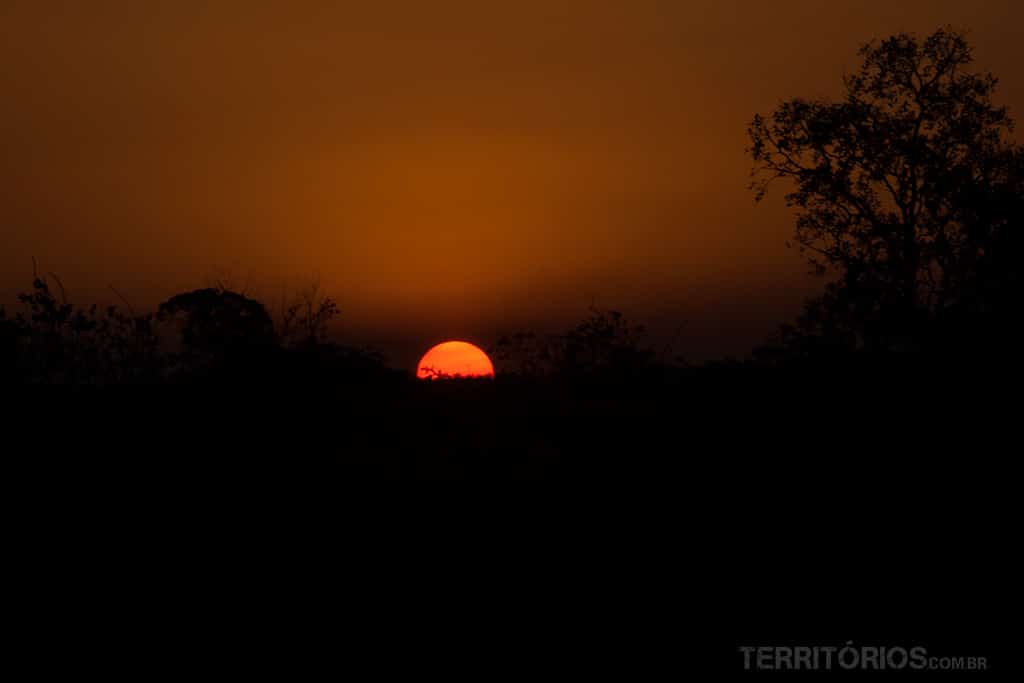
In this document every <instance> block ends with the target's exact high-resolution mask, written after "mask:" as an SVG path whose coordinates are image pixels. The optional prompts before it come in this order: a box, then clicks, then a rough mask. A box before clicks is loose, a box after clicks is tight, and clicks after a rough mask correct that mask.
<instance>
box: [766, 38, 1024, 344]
mask: <svg viewBox="0 0 1024 683" xmlns="http://www.w3.org/2000/svg"><path fill="white" fill-rule="evenodd" d="M860 56H861V57H862V58H863V63H862V65H861V66H860V68H859V69H858V70H857V71H856V72H855V73H854V74H852V75H850V76H846V77H845V78H844V81H843V82H844V86H845V96H844V98H843V99H842V100H841V101H838V102H830V101H816V100H807V99H799V98H798V99H793V100H790V101H787V102H784V103H782V104H781V105H780V106H779V107H778V108H777V109H776V110H775V111H774V112H772V113H771V114H770V115H768V116H761V115H758V116H756V117H755V118H754V120H753V122H752V124H751V126H750V129H749V135H750V139H751V146H750V148H749V153H750V154H751V155H752V157H753V160H754V169H753V178H754V181H753V183H752V189H754V190H756V192H757V198H758V200H760V199H761V198H763V197H764V195H765V193H766V191H767V190H768V188H769V186H770V185H771V184H772V183H773V182H774V181H775V180H778V179H785V180H790V181H793V182H794V183H795V185H796V187H795V189H794V190H792V191H791V192H789V193H788V194H787V195H786V201H787V204H788V205H789V206H792V207H796V208H797V209H798V217H797V223H796V230H795V238H796V242H797V243H798V244H799V246H800V248H801V250H802V251H803V252H804V253H806V254H808V255H809V258H810V262H811V263H812V265H813V266H814V267H815V269H816V270H817V271H818V272H819V273H823V272H825V271H827V270H829V269H832V270H833V271H835V272H836V273H837V274H838V275H839V279H838V281H837V282H836V283H834V284H832V285H831V286H830V287H829V289H828V290H827V292H826V295H825V297H823V299H822V300H820V301H819V302H817V303H816V305H815V306H816V310H814V308H815V307H812V310H811V311H810V313H811V314H812V315H811V317H812V318H814V319H816V320H819V321H820V319H821V318H822V316H823V315H824V314H825V313H828V314H830V315H832V316H839V317H840V318H842V319H843V322H844V323H845V324H846V326H847V328H851V327H852V328H856V332H857V337H858V341H857V343H858V344H859V345H862V346H874V347H882V348H891V347H892V345H893V343H894V340H895V339H905V338H907V337H908V336H911V337H913V336H916V335H915V331H916V330H919V329H920V326H921V324H922V322H923V321H924V322H927V321H929V320H932V319H934V317H935V316H936V315H937V314H939V313H941V312H942V311H944V310H946V309H948V308H950V307H952V306H956V305H961V304H963V302H964V299H965V297H967V296H969V295H972V294H977V293H978V292H979V291H981V290H982V289H984V287H980V286H979V279H981V278H986V277H990V276H991V270H992V268H993V267H994V265H993V261H994V256H993V253H992V252H993V250H994V249H996V250H999V251H1002V250H1003V249H1002V248H1001V245H1003V244H1004V243H1005V242H1006V239H1007V235H1006V233H1007V232H1008V231H1012V230H1014V229H1015V228H1016V229H1017V231H1018V232H1019V225H1014V223H1016V221H1017V220H1018V218H1015V216H1017V217H1019V215H1020V197H1021V187H1022V183H1021V177H1022V168H1024V166H1022V164H1021V159H1022V155H1021V150H1020V149H1019V148H1018V147H1017V146H1016V145H1015V144H1014V143H1013V142H1012V141H1011V140H1010V138H1009V134H1010V132H1011V131H1012V128H1013V122H1012V120H1011V119H1010V117H1009V115H1008V113H1007V110H1006V109H1005V108H1004V107H1000V106H996V105H995V104H994V103H993V101H992V95H993V93H994V90H995V88H996V83H997V80H996V78H995V77H994V76H992V75H991V74H988V73H976V72H973V71H971V70H970V69H969V67H970V65H971V63H972V54H971V48H970V46H969V44H968V43H967V41H966V39H965V37H964V36H963V35H962V34H960V33H957V32H955V31H953V30H951V29H948V28H947V29H940V30H938V31H936V32H935V33H933V34H931V35H930V36H928V37H926V38H924V39H919V38H918V37H916V36H914V35H912V34H899V35H895V36H892V37H890V38H887V39H885V40H883V41H881V42H872V43H869V44H867V45H865V46H864V47H862V48H861V50H860ZM986 269H988V270H986ZM826 309H827V310H826Z"/></svg>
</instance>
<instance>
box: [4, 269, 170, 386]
mask: <svg viewBox="0 0 1024 683" xmlns="http://www.w3.org/2000/svg"><path fill="white" fill-rule="evenodd" d="M50 279H53V280H54V281H56V282H57V285H58V288H59V290H60V298H59V299H58V297H57V295H56V294H55V293H54V291H53V290H52V289H51V287H50ZM18 299H19V301H20V302H21V303H22V304H23V305H24V306H25V308H26V312H24V313H18V314H16V315H15V317H14V318H13V319H11V318H8V317H6V314H5V315H4V316H2V317H0V328H2V329H0V338H2V341H0V344H2V345H3V350H2V353H3V354H4V356H5V357H6V358H7V361H6V363H7V364H8V366H9V369H8V373H9V374H10V376H13V377H15V378H16V379H19V380H21V381H25V382H30V383H71V384H75V383H85V384H109V383H124V382H151V381H155V380H157V379H158V370H159V367H158V362H157V339H156V336H155V333H154V330H153V326H152V323H153V318H152V316H135V315H129V314H125V313H123V312H121V311H120V310H119V309H118V308H117V307H116V306H109V307H107V308H104V309H101V308H100V307H98V306H96V305H92V306H89V307H88V308H76V307H75V306H74V305H72V304H71V303H69V302H68V299H67V293H66V291H65V290H64V287H63V285H62V284H61V283H60V280H59V278H57V277H56V276H55V275H53V274H50V275H49V277H47V276H41V275H39V274H38V273H36V275H35V276H34V278H33V281H32V289H31V290H30V291H28V292H23V293H21V294H19V295H18ZM11 368H13V369H11Z"/></svg>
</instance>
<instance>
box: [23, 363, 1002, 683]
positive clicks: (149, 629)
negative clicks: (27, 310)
mask: <svg viewBox="0 0 1024 683" xmlns="http://www.w3.org/2000/svg"><path fill="white" fill-rule="evenodd" d="M926 369H927V368H918V369H917V370H915V371H909V370H908V371H906V372H904V373H903V374H902V375H894V374H892V373H891V372H888V371H887V373H886V374H885V375H881V374H878V373H874V374H872V373H868V372H865V371H863V369H860V370H858V371H857V372H850V371H848V370H842V371H840V370H835V371H834V372H832V373H831V374H829V375H825V374H822V373H821V372H820V371H801V372H792V373H786V374H783V373H780V372H771V371H766V372H752V371H749V370H748V371H740V370H736V369H732V370H730V369H719V370H706V371H703V372H699V373H690V374H685V375H681V376H678V377H666V376H659V377H658V378H655V379H652V378H647V379H637V378H634V379H633V380H630V381H625V382H623V381H616V382H598V381H589V382H579V381H576V382H554V381H550V380H532V381H528V380H521V379H520V380H516V379H508V378H505V379H501V378H499V380H497V381H494V382H447V383H446V382H442V383H433V384H431V383H414V382H411V381H409V380H406V379H405V378H402V377H395V378H393V379H392V380H391V381H390V382H380V381H376V382H374V383H372V384H363V385H360V384H358V383H353V384H351V385H348V386H330V387H328V386H315V387H314V386H288V385H268V384H260V383H258V382H250V383H246V382H242V381H238V382H235V383H233V384H229V385H226V384H207V385H194V386H178V387H136V388H117V389H108V390H101V389H91V390H89V389H80V390H71V389H63V390H54V389H52V388H51V389H45V390H44V389H19V390H18V393H17V394H13V393H12V394H9V398H10V399H11V401H10V404H9V405H8V406H7V408H6V410H5V415H6V416H7V418H8V422H7V423H6V424H5V427H6V428H5V430H4V431H5V441H6V443H7V446H8V447H7V448H6V449H5V451H6V453H7V458H5V460H6V462H7V465H8V467H9V468H10V470H9V476H8V477H5V479H6V484H7V486H8V487H9V502H10V504H11V505H10V508H9V510H10V514H11V515H12V519H13V521H14V523H13V525H12V526H13V535H14V537H15V539H16V542H20V543H24V544H26V545H25V546H22V547H24V548H27V549H28V550H26V551H24V552H20V553H17V554H16V555H15V559H14V560H13V563H14V564H15V565H16V567H17V568H18V570H19V572H18V573H19V575H21V573H23V574H24V580H25V581H26V582H27V583H24V584H22V583H15V584H12V585H13V586H22V588H21V589H16V590H15V592H16V593H17V592H19V590H20V591H21V595H20V597H25V596H28V597H29V598H30V601H36V602H35V603H33V604H35V605H36V606H37V608H36V609H33V610H30V611H29V612H28V616H26V617H25V618H26V620H27V621H26V622H25V626H24V629H23V630H22V634H23V635H24V634H30V633H32V632H33V629H39V628H43V627H45V626H46V625H47V624H48V619H49V618H50V617H48V616H47V615H48V614H52V612H50V611H48V610H50V608H51V607H53V606H55V605H60V606H61V613H62V614H65V615H70V616H65V617H63V618H64V619H66V621H65V623H64V624H63V626H62V628H67V629H72V630H74V631H76V632H80V633H83V634H91V635H89V636H88V637H85V636H83V640H82V643H91V645H90V646H88V647H86V646H85V645H83V648H82V651H81V652H79V653H78V654H76V655H75V656H80V657H93V656H96V657H100V656H101V654H100V653H106V654H107V655H109V654H110V648H114V649H116V650H118V651H119V652H120V651H127V652H128V653H129V654H126V655H124V660H123V661H124V666H125V667H126V668H127V669H128V670H135V669H134V667H136V666H140V667H142V668H139V669H137V670H139V671H142V670H145V671H149V670H152V669H153V668H154V667H155V668H159V669H161V670H193V669H192V667H194V666H195V662H196V661H200V660H202V659H203V658H204V657H205V656H206V655H207V654H210V653H215V654H217V655H218V657H220V658H221V659H223V657H224V656H225V655H227V657H228V658H229V659H230V660H231V662H232V665H231V669H230V670H232V671H236V672H240V671H243V670H245V671H255V670H259V671H261V672H269V671H276V672H280V673H290V674H295V673H298V672H300V671H305V670H306V669H305V667H312V666H314V662H317V663H318V664H316V666H320V665H321V664H322V663H323V662H324V661H325V660H326V662H327V663H328V666H333V667H334V668H332V669H331V670H332V671H336V672H337V671H340V670H347V669H346V667H348V666H349V664H347V663H346V662H356V661H365V660H367V659H368V660H369V661H371V662H374V663H375V665H376V666H378V667H379V670H380V671H381V672H387V671H391V672H395V671H397V669H399V668H401V669H405V668H407V667H412V668H413V669H414V670H420V671H424V672H426V671H431V672H436V671H445V672H449V673H450V675H453V676H454V675H458V676H460V677H462V676H465V675H468V676H473V677H477V676H479V677H486V678H490V677H491V676H493V675H516V676H521V675H530V676H533V675H545V676H546V675H557V676H573V675H585V676H590V675H600V676H601V677H602V678H603V677H607V676H622V677H626V676H628V677H630V678H636V677H638V676H643V677H648V676H649V677H654V676H657V675H664V674H666V673H668V674H671V675H674V676H677V675H680V674H682V675H684V676H685V675H687V674H693V675H695V676H698V677H699V676H702V675H703V674H716V673H717V674H726V675H734V674H735V675H757V674H755V673H754V672H746V671H744V669H743V655H742V653H741V651H740V650H738V648H739V647H744V646H755V647H756V646H769V645H791V646H821V647H824V646H838V647H842V646H844V645H845V644H846V643H847V641H851V640H852V641H854V644H855V645H856V646H857V647H861V646H874V645H877V646H886V647H899V646H905V647H907V648H910V647H912V646H915V645H920V646H924V647H926V648H928V649H929V651H930V652H932V653H935V654H941V655H950V656H953V655H955V656H961V655H962V656H975V655H977V656H985V657H987V658H988V662H989V667H990V668H993V667H994V668H995V669H997V670H999V671H1004V672H1005V671H1006V670H1007V668H1010V667H1013V668H1016V667H1017V666H1019V662H1018V661H1016V659H1018V658H1017V657H1016V656H1015V655H1013V654H1012V648H1008V647H1007V646H1008V645H1010V646H1012V644H1013V643H1012V637H1011V634H1010V633H1009V632H1008V631H1006V630H1004V628H1005V627H1004V626H1003V625H1002V621H1001V615H1004V614H1005V613H1006V612H1007V611H1009V610H1010V609H1011V605H1012V604H1014V601H1015V600H1016V599H1017V598H1016V597H1015V593H1014V592H1013V589H1012V588H1011V582H1010V580H1009V579H1010V576H1011V571H1012V568H1013V567H1015V566H1017V560H1015V559H1012V555H1013V551H1014V549H1015V545H1016V541H1015V539H1016V537H1017V536H1018V535H1019V534H1017V533H1016V532H1015V531H1014V529H1015V528H1016V527H1015V523H1014V522H1013V521H1012V520H1013V519H1015V512H1014V508H1015V507H1016V506H1017V502H1016V501H1017V500H1018V497H1017V495H1016V493H1015V490H1016V488H1017V482H1019V478H1018V477H1017V475H1015V472H1016V466H1015V463H1014V460H1015V459H1016V456H1015V453H1016V451H1017V450H1018V448H1017V446H1016V445H1015V444H1016V443H1017V442H1018V440H1019V437H1018V429H1019V428H1018V426H1017V419H1016V418H1017V414H1018V413H1019V406H1018V404H1017V403H1016V402H1015V401H1013V400H1010V399H1008V398H1007V396H1008V395H1011V396H1012V392H1013V391H1014V390H1015V387H1016V386H1017V385H1016V384H1015V383H1014V381H1013V378H1012V377H1000V376H999V375H998V374H993V373H990V372H983V373H980V374H979V373H977V372H960V373H955V374H954V373H950V372H944V371H943V369H939V370H938V371H931V369H928V370H929V371H928V372H924V371H923V370H926ZM819 370H820V369H819ZM1007 392H1011V393H1010V394H1008V393H1007ZM429 481H434V482H438V483H436V484H433V485H429V486H426V485H423V483H424V482H429ZM403 482H420V485H419V486H415V487H413V486H408V485H406V484H404V483H403ZM453 483H454V484H459V485H457V486H456V485H453ZM467 484H468V485H467ZM537 484H543V486H537ZM29 582H30V583H29ZM37 582H38V583H37ZM29 585H35V586H36V588H34V589H29V588H27V586H29ZM69 606H73V609H70V611H69V610H68V609H67V608H68V607H69ZM133 624H136V625H138V626H139V627H138V628H135V627H133V626H132V625H133ZM50 626H52V624H50ZM93 635H95V636H96V637H97V638H98V639H99V641H100V643H101V644H99V645H97V644H96V643H94V642H93V638H92V636H93ZM28 641H29V644H30V645H31V644H32V643H33V639H32V638H31V637H29V638H28ZM34 645H35V646H38V645H39V643H38V642H35V643H34ZM197 658H198V660H197ZM134 661H138V662H141V663H140V664H137V665H135V664H131V662H134ZM351 666H353V667H355V666H356V665H355V664H354V663H353V664H351ZM338 667H340V668H338Z"/></svg>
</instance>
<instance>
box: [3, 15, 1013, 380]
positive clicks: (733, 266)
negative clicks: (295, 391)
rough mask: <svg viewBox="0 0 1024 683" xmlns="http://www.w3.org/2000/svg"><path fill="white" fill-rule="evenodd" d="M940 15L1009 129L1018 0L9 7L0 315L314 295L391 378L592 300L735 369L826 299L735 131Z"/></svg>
mask: <svg viewBox="0 0 1024 683" xmlns="http://www.w3.org/2000/svg"><path fill="white" fill-rule="evenodd" d="M947 23H949V24H952V25H954V26H955V27H960V28H969V29H970V30H971V39H972V42H973V43H974V45H975V46H976V56H977V58H978V67H979V68H983V69H987V70H991V71H993V72H995V73H996V74H997V75H998V76H1000V78H1001V81H1002V87H1001V92H1000V100H1001V101H1002V102H1004V103H1006V104H1009V105H1010V106H1011V107H1012V109H1013V111H1014V112H1015V113H1016V114H1017V116H1018V118H1024V73H1022V72H1021V69H1020V65H1021V64H1024V40H1021V26H1022V25H1024V4H1022V3H1020V2H1019V0H975V1H974V2H965V1H963V0H961V1H957V2H954V1H953V0H912V1H907V0H884V1H877V0H830V1H828V2H823V1H822V0H776V1H774V2H754V1H753V0H742V1H741V0H629V1H628V2H627V1H626V0H615V1H612V0H570V1H562V2H560V1H558V0H517V1H515V2H481V1H480V0H457V1H451V0H447V1H446V0H435V1H433V2H424V1H423V0H377V1H376V2H373V3H362V2H360V3H356V2H345V1H343V0H336V1H334V2H325V1H306V2H304V1H302V0H288V1H281V2H259V1H257V0H224V1H221V2H217V1H215V0H207V1H205V2H192V1H190V0H173V1H167V2H164V1H161V0H147V1H146V2H137V1H136V0H122V1H117V2H114V1H106V2H104V1H102V0H93V1H91V2H81V1H74V2H45V3H44V2H39V1H38V0H25V1H22V0H0V88H2V91H3V101H2V106H0V146H2V149H0V207H2V215H0V301H8V302H9V301H11V300H13V298H14V293H15V292H16V291H17V290H18V289H19V287H22V286H24V285H26V284H27V283H28V279H29V277H30V274H31V257H32V256H33V255H34V256H36V257H38V258H39V260H40V262H41V264H42V265H43V267H44V268H45V269H47V270H53V271H56V272H57V273H59V274H60V275H61V277H62V278H63V280H64V282H65V283H66V284H67V286H68V289H69V291H70V292H71V295H72V299H73V300H75V301H77V302H87V301H92V300H100V301H108V300H111V299H112V295H111V293H110V291H109V289H108V285H114V286H116V287H117V288H118V289H119V290H120V291H122V292H123V293H124V294H125V295H126V296H127V297H128V298H129V299H131V300H132V301H133V303H135V304H136V306H137V307H140V308H144V307H147V306H152V305H154V304H155V303H157V302H158V301H160V300H162V299H164V298H167V297H169V296H170V295H172V294H174V293H176V292H179V291H183V290H186V289H194V288H197V287H201V286H205V285H206V284H207V283H208V282H209V281H210V279H211V278H212V277H215V276H216V274H218V273H220V274H224V273H227V274H228V276H229V277H230V279H231V280H233V281H234V282H235V283H236V284H237V285H238V286H239V287H241V286H243V285H245V284H246V283H248V285H249V289H250V291H252V292H254V293H255V294H257V295H258V296H259V297H260V298H261V299H263V300H265V301H266V302H267V303H272V304H273V303H276V302H277V301H278V300H279V298H280V294H281V289H282V286H287V287H288V288H290V289H295V288H297V287H299V286H301V285H303V283H305V282H307V281H308V280H310V278H312V277H314V276H317V275H319V277H320V280H321V282H322V285H323V287H324V288H325V289H326V291H328V292H329V293H331V294H332V295H334V296H335V297H336V298H337V299H338V300H339V302H340V304H341V307H342V310H343V314H344V320H343V329H342V334H343V335H347V337H348V338H349V339H350V340H356V341H370V342H374V343H376V344H378V345H379V346H382V347H384V350H385V351H388V352H390V354H391V356H392V357H393V358H394V359H395V360H396V362H398V363H401V364H408V363H410V362H414V360H415V359H414V358H413V357H412V356H414V355H415V353H416V351H417V350H419V349H426V348H427V347H429V346H430V345H431V344H433V343H434V342H436V341H440V340H441V339H442V338H447V337H456V338H468V339H470V340H474V341H480V342H482V343H486V342H488V341H490V340H491V337H492V336H493V334H494V332H495V331H496V330H500V329H515V328H521V327H533V328H540V329H559V328H564V327H566V326H567V325H568V324H569V323H571V322H573V321H574V320H575V319H577V318H579V317H581V316H582V315H584V314H585V313H586V309H587V307H588V305H590V304H591V303H592V302H593V303H595V304H596V305H598V306H601V307H617V308H620V309H622V310H624V311H625V312H626V313H627V314H628V315H630V316H631V317H634V318H637V319H638V320H640V321H642V322H647V323H649V324H650V325H652V326H653V327H654V328H655V329H656V330H670V329H675V327H677V326H678V325H679V324H680V323H683V322H684V321H685V327H684V328H683V333H682V335H681V337H680V341H679V345H680V347H681V348H682V349H683V350H684V351H688V352H689V353H691V354H693V355H694V356H695V357H702V356H709V355H711V356H714V355H723V354H726V353H729V354H742V353H743V352H745V351H746V350H748V349H749V348H750V346H751V345H753V344H755V343H757V342H758V341H760V340H761V339H762V338H763V337H764V336H765V335H767V334H769V333H771V332H772V331H773V329H774V328H775V326H776V324H777V323H779V322H782V320H783V319H784V318H786V317H789V316H792V315H793V314H794V313H795V312H796V311H797V310H798V308H799V305H800V302H801V300H802V298H803V297H804V296H805V295H807V294H808V293H811V292H814V291H816V290H817V289H818V288H819V287H820V286H821V284H822V283H821V281H815V280H812V279H810V278H808V277H807V276H806V267H805V266H804V264H803V263H802V261H801V258H800V256H799V254H798V253H796V251H794V250H787V249H786V247H785V245H784V242H785V240H786V239H787V238H788V237H789V236H790V232H791V224H792V219H791V216H790V215H789V214H788V213H787V211H786V209H785V208H784V207H783V206H782V202H781V201H780V198H779V197H775V198H773V199H771V200H769V201H768V202H766V203H765V204H764V205H761V206H756V205H755V204H754V203H753V199H752V196H751V194H750V193H749V192H747V190H746V186H747V183H748V171H749V167H750V162H749V160H748V158H747V157H746V156H745V153H744V148H745V146H746V125H747V123H748V122H749V120H750V118H751V117H752V116H753V115H754V114H755V113H757V112H759V111H761V112H767V111H769V110H770V109H771V108H772V107H773V106H774V105H775V104H776V103H778V102H779V101H780V100H782V99H785V98H788V97H793V96H829V95H834V94H836V93H837V92H838V86H839V83H840V78H841V76H842V73H843V71H844V69H845V70H852V69H853V68H854V67H855V66H856V64H857V58H856V49H857V47H858V46H859V44H860V43H862V42H864V41H866V40H868V39H870V38H872V37H880V36H884V35H887V34H890V33H893V32H896V31H900V30H911V31H917V32H928V31H931V30H933V29H934V28H936V27H938V26H939V25H942V24H947Z"/></svg>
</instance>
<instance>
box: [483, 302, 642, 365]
mask: <svg viewBox="0 0 1024 683" xmlns="http://www.w3.org/2000/svg"><path fill="white" fill-rule="evenodd" d="M644 332H645V329H644V327H643V326H642V325H636V324H633V323H631V322H630V321H629V320H627V319H626V317H625V316H624V315H623V314H622V313H621V312H620V311H614V310H602V309H597V308H592V309H591V311H590V315H589V316H587V317H586V318H584V319H583V320H581V321H580V322H579V323H577V324H576V325H575V326H574V327H572V328H571V329H570V330H569V331H568V332H566V333H565V334H562V335H550V336H546V337H542V336H539V335H537V334H535V333H533V332H516V333H513V334H508V335H504V336H502V337H500V338H499V339H498V341H497V343H496V344H495V345H494V347H493V348H492V349H491V351H490V352H491V353H492V354H493V355H494V357H495V360H497V361H498V362H499V363H501V364H503V366H504V371H505V372H506V373H510V374H516V375H521V376H528V377H540V376H556V375H558V376H565V377H580V376H604V377H610V376H613V375H618V376H625V375H630V374H635V373H637V372H640V371H643V370H645V369H648V368H650V367H653V364H654V358H655V354H654V352H653V351H652V350H650V349H647V348H644V347H643V346H642V344H641V339H642V336H643V334H644Z"/></svg>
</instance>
